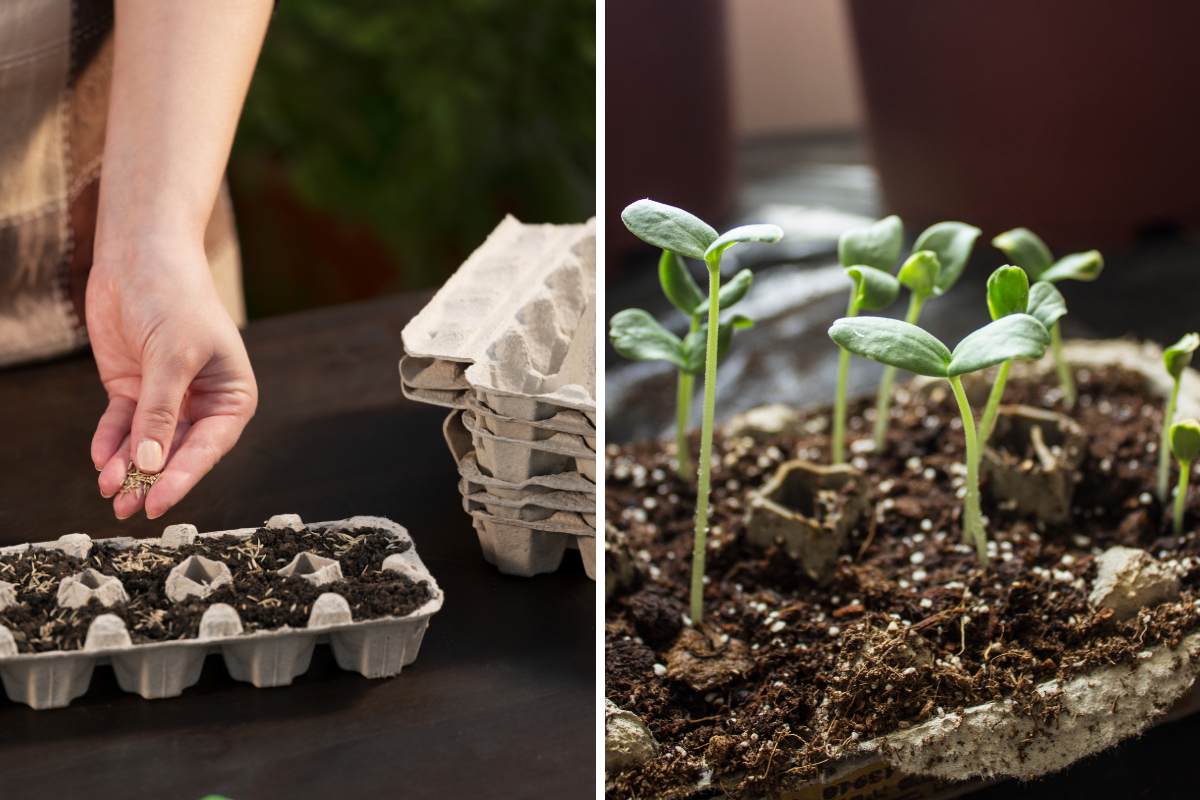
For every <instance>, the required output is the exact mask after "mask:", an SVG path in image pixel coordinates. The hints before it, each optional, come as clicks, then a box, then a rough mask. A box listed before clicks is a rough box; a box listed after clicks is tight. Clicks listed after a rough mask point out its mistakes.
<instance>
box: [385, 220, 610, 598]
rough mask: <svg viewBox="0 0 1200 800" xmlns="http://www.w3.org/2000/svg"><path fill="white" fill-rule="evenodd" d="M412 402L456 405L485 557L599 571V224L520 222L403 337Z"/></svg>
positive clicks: (470, 507)
mask: <svg viewBox="0 0 1200 800" xmlns="http://www.w3.org/2000/svg"><path fill="white" fill-rule="evenodd" d="M403 340H404V351H405V356H404V358H403V359H402V360H401V361H400V379H401V385H402V387H403V390H404V394H405V396H406V397H408V398H410V399H413V400H418V401H421V402H424V403H432V404H434V405H440V406H445V407H447V408H449V409H451V411H450V415H449V416H448V417H447V418H446V422H445V425H444V431H445V436H446V443H447V445H448V446H449V448H450V452H451V454H452V455H453V456H454V460H455V462H456V463H457V464H458V471H459V475H460V481H459V490H460V492H461V493H462V497H463V507H464V509H465V510H466V511H467V513H468V514H470V515H471V518H472V522H473V524H474V527H475V532H476V533H477V534H478V536H479V544H480V546H481V547H482V548H483V557H484V558H485V559H487V560H488V561H489V562H490V563H492V564H495V565H496V567H497V568H498V569H499V570H500V571H501V572H505V573H509V574H513V575H536V574H538V573H542V572H553V571H554V570H556V569H558V566H559V564H560V563H561V562H562V559H563V554H564V551H565V550H566V549H568V548H577V549H578V550H579V551H580V553H581V555H582V556H583V563H584V567H585V569H586V570H587V574H588V575H589V576H590V577H591V578H592V579H593V580H594V579H595V564H596V226H595V220H591V221H589V222H587V223H585V224H581V225H525V224H522V223H520V222H518V221H517V220H516V219H514V218H513V217H507V218H505V220H504V221H503V222H501V223H500V225H499V226H498V227H497V228H496V229H495V230H494V231H492V233H491V235H490V236H489V237H488V239H487V241H485V242H484V243H483V244H482V245H481V246H480V247H479V249H478V250H476V251H475V252H474V253H472V254H471V257H470V258H468V259H467V260H466V262H465V263H463V265H462V266H461V267H459V269H458V271H457V272H455V274H454V275H453V276H451V278H450V279H449V280H448V281H446V283H445V285H443V286H442V288H441V289H440V290H439V291H438V293H437V294H436V295H435V296H434V298H433V299H432V300H431V301H430V302H429V305H427V306H426V307H425V308H424V309H423V310H422V311H421V313H419V314H418V315H417V316H416V317H414V318H413V319H412V320H411V321H410V322H409V323H408V325H407V326H405V328H404V332H403Z"/></svg>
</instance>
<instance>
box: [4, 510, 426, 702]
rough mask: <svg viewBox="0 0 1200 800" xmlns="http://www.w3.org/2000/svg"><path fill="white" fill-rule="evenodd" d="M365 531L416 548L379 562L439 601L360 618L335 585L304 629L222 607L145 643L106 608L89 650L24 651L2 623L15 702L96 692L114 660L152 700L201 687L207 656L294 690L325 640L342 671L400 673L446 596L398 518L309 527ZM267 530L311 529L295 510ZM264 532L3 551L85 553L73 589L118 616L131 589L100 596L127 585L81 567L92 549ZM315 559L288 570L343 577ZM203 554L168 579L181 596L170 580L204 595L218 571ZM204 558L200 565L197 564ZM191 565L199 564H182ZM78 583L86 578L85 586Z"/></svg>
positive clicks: (173, 531)
mask: <svg viewBox="0 0 1200 800" xmlns="http://www.w3.org/2000/svg"><path fill="white" fill-rule="evenodd" d="M364 528H371V529H378V530H383V531H386V532H387V533H388V534H390V535H391V536H392V537H393V538H394V540H395V541H396V542H397V543H404V544H406V545H407V549H406V550H403V551H401V552H396V553H393V554H392V555H388V556H387V557H386V558H384V559H383V562H382V563H381V564H380V567H379V568H380V570H381V571H385V572H395V573H399V574H402V575H404V576H406V577H408V578H409V579H411V580H413V581H423V582H425V583H426V584H427V586H428V588H429V591H430V597H429V599H428V600H426V601H425V602H424V603H423V604H422V605H421V606H420V607H418V608H416V609H414V610H413V611H411V612H410V613H407V614H405V615H403V616H382V617H374V618H371V619H364V620H359V621H356V620H354V619H353V615H352V611H351V605H350V603H349V602H348V601H347V599H346V598H345V597H344V596H342V595H341V594H338V593H336V592H333V591H328V592H323V593H321V594H320V595H319V596H318V597H317V598H316V599H315V601H314V602H313V603H312V607H311V611H310V613H309V615H308V620H307V624H306V625H305V626H304V627H303V628H298V627H288V626H283V627H280V628H275V629H269V630H255V631H247V630H245V629H244V626H243V621H242V619H241V617H239V615H238V612H237V610H236V609H234V608H233V606H230V605H228V604H225V603H213V604H212V605H210V606H208V607H207V609H206V610H205V611H204V612H203V615H202V617H201V619H200V624H199V632H198V636H197V637H196V638H186V639H184V638H179V639H171V640H164V641H150V642H144V643H134V642H133V641H132V638H131V636H130V631H129V628H128V627H127V624H126V622H125V620H123V619H122V618H121V617H120V616H118V615H117V614H116V613H101V614H99V615H98V616H96V617H95V618H94V619H92V621H91V622H90V624H89V626H88V629H87V635H86V639H85V641H84V644H83V648H82V649H81V650H51V651H46V652H19V651H18V646H17V641H16V639H15V638H14V636H13V633H12V630H10V629H9V628H8V627H6V626H4V625H0V681H2V682H3V684H4V689H5V692H6V693H7V695H8V696H9V698H10V699H12V700H14V701H16V702H21V703H25V704H26V705H28V706H30V707H32V708H35V709H49V708H60V707H63V706H66V705H68V704H69V703H70V702H71V701H72V700H74V699H76V698H78V697H79V696H81V695H83V694H84V693H85V692H86V691H87V688H88V685H89V683H90V681H91V676H92V671H93V670H94V668H95V667H96V666H97V665H104V664H108V665H111V666H112V668H113V671H114V673H115V674H116V678H117V682H118V684H119V685H120V687H121V688H122V689H123V690H124V691H127V692H132V693H135V694H138V695H140V696H141V697H143V698H146V699H159V698H166V697H174V696H177V695H179V694H181V693H182V692H183V691H184V690H185V689H186V688H188V687H189V686H191V685H193V684H195V683H196V681H198V680H199V678H200V672H201V669H202V667H203V663H204V659H205V657H206V656H208V655H209V654H211V653H219V654H220V655H221V656H222V658H223V659H224V662H225V666H226V668H227V670H228V671H229V674H230V676H231V677H233V678H234V679H235V680H239V681H244V682H248V683H251V684H253V685H254V686H256V687H260V688H265V687H271V686H285V685H287V684H290V683H291V682H292V681H293V680H294V679H295V678H296V676H298V675H300V674H302V673H304V672H305V671H307V669H308V667H309V662H310V659H311V657H312V653H313V649H314V648H315V646H316V645H318V644H326V643H327V644H328V645H329V646H330V648H331V649H332V651H333V654H334V658H335V659H336V661H337V664H338V666H339V667H341V668H342V669H345V670H348V671H352V672H357V673H359V674H361V675H363V676H364V677H368V678H383V677H390V676H393V675H397V674H399V673H400V671H401V669H402V668H403V667H405V666H407V665H409V664H411V663H412V662H413V661H414V660H415V659H416V658H417V654H418V652H419V650H420V646H421V641H422V639H423V637H424V634H425V630H426V628H427V627H428V624H429V619H430V617H432V616H433V614H435V613H437V611H438V610H440V609H441V606H442V602H443V594H442V591H441V589H440V588H439V587H438V585H437V582H436V581H435V580H434V578H433V576H432V575H431V574H430V573H429V571H428V569H427V568H426V567H425V565H424V564H423V563H422V562H421V559H420V557H419V556H418V555H417V553H416V550H415V548H414V547H413V546H412V540H411V538H410V537H409V536H408V532H407V531H406V530H405V529H404V528H403V527H401V526H400V525H397V524H396V523H394V522H392V521H391V520H387V519H383V518H380V517H366V516H359V517H351V518H349V519H346V520H339V521H334V522H322V523H316V524H313V525H309V526H308V527H307V530H309V531H315V532H324V531H330V532H335V531H353V530H356V529H364ZM267 529H268V530H285V529H290V530H293V531H296V530H305V526H304V525H303V523H302V522H301V521H300V518H299V517H297V516H295V515H279V516H277V517H272V519H271V521H270V522H269V523H268V525H267ZM256 533H258V529H256V528H241V529H236V530H229V531H217V532H212V533H203V534H198V533H196V531H195V528H194V526H191V525H173V526H170V527H168V528H167V530H166V531H165V532H164V534H163V536H162V537H161V538H159V539H149V540H135V539H130V538H127V537H123V538H117V539H100V540H95V541H94V542H93V541H92V540H91V539H90V537H87V536H86V535H85V534H68V535H67V536H64V537H61V538H60V539H59V540H58V541H56V542H47V543H37V544H27V545H16V546H13V547H6V548H2V549H0V556H5V555H20V554H23V553H25V552H27V551H29V550H31V549H34V550H58V551H60V552H62V553H64V554H66V555H68V556H72V557H74V558H77V559H80V560H81V572H82V575H81V576H72V578H78V580H75V581H74V582H73V583H70V585H71V586H74V587H75V588H76V589H78V590H80V591H82V590H84V589H86V590H89V591H91V592H93V593H95V594H94V600H95V602H100V603H101V604H102V605H107V606H109V607H111V608H112V610H113V611H114V612H115V611H121V610H123V603H124V602H125V601H126V600H127V597H125V596H124V591H123V590H122V592H121V596H117V597H111V596H110V597H107V599H106V598H104V597H101V595H100V591H101V590H102V589H103V587H104V586H107V585H111V582H113V581H115V582H116V583H117V586H118V587H120V582H119V581H117V579H116V578H114V577H113V576H106V575H100V576H99V578H96V577H95V576H93V575H91V573H94V572H96V571H95V570H93V569H90V568H87V569H83V568H82V564H83V563H86V561H85V560H86V559H87V558H88V554H89V552H91V551H92V547H93V545H95V544H104V545H109V546H111V547H112V548H114V549H116V550H118V551H120V550H129V549H131V548H135V547H137V546H139V545H151V546H159V547H162V548H166V549H168V550H179V549H181V548H187V547H189V546H191V545H193V544H196V543H200V542H204V541H205V540H210V539H216V538H217V537H233V538H235V539H241V540H249V539H250V538H251V537H252V536H254V535H255V534H256ZM307 556H308V554H307V553H302V554H298V555H297V557H296V558H295V559H293V561H292V563H290V564H289V565H288V566H287V567H286V568H285V569H286V570H289V571H290V572H288V573H284V574H292V575H294V576H296V577H302V578H305V579H306V580H308V582H309V583H312V584H321V583H324V582H332V581H335V580H336V579H337V578H338V577H340V572H338V573H337V575H336V576H334V575H331V574H330V573H329V565H328V563H326V562H332V563H333V564H334V565H336V564H337V562H336V561H332V559H326V558H322V557H319V556H318V557H312V558H307ZM196 559H197V557H196V556H189V557H187V558H184V559H182V560H181V561H180V562H179V563H178V564H177V565H176V567H175V568H174V569H172V571H171V574H170V577H169V578H168V586H167V593H168V594H172V593H173V589H172V587H171V585H170V583H171V579H172V578H180V579H184V580H182V582H183V583H185V584H186V583H187V582H189V581H190V582H191V583H194V584H197V585H199V586H201V587H202V588H201V591H203V584H204V582H205V581H206V580H209V579H211V578H213V577H214V575H215V574H216V573H218V572H219V570H216V569H215V568H214V567H212V566H211V565H210V564H204V563H203V562H205V561H208V559H201V560H200V561H199V562H197V560H196ZM188 562H193V563H192V564H189V563H188ZM196 563H199V564H200V566H199V567H197V566H196ZM214 563H215V562H214ZM185 566H188V567H190V569H183V570H181V569H180V568H183V567H185ZM97 574H99V573H97ZM104 579H107V580H104ZM70 581H71V579H70V578H68V579H64V580H62V581H61V583H60V589H59V595H60V603H61V601H62V599H63V594H64V592H63V588H62V587H63V585H65V584H68V583H69V582H70ZM179 583H180V581H179V580H177V581H176V586H175V590H178V589H179ZM79 584H82V589H80V587H79ZM334 585H338V584H334ZM208 591H212V588H211V587H209V589H208ZM14 599H15V598H14ZM92 599H93V598H92V597H87V598H85V600H92Z"/></svg>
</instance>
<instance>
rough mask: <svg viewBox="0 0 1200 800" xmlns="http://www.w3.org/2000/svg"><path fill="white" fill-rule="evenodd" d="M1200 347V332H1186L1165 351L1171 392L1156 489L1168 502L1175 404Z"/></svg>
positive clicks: (1162, 499) (1164, 364)
mask: <svg viewBox="0 0 1200 800" xmlns="http://www.w3.org/2000/svg"><path fill="white" fill-rule="evenodd" d="M1197 347H1200V334H1195V333H1187V334H1184V336H1183V338H1181V339H1180V340H1179V341H1178V342H1176V343H1175V344H1173V345H1171V346H1170V347H1168V348H1167V349H1166V350H1164V351H1163V366H1164V367H1166V368H1167V374H1168V375H1170V376H1171V394H1170V395H1169V396H1168V397H1167V407H1166V409H1165V410H1164V411H1163V421H1162V438H1161V439H1160V440H1159V443H1158V482H1157V484H1156V485H1155V490H1156V491H1157V492H1158V499H1159V501H1160V502H1163V503H1165V502H1167V481H1168V478H1169V476H1168V473H1169V472H1170V467H1171V459H1170V455H1169V454H1168V450H1169V445H1170V442H1169V441H1168V437H1169V435H1170V429H1171V423H1172V422H1174V421H1175V406H1176V405H1177V404H1178V402H1179V384H1180V382H1181V381H1182V380H1183V371H1184V370H1185V369H1187V367H1188V365H1189V364H1191V363H1192V354H1193V353H1195V352H1196V348H1197Z"/></svg>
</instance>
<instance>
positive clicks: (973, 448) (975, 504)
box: [950, 376, 988, 567]
mask: <svg viewBox="0 0 1200 800" xmlns="http://www.w3.org/2000/svg"><path fill="white" fill-rule="evenodd" d="M950 387H951V388H952V389H954V399H955V400H957V401H958V413H959V414H960V415H961V416H962V424H963V438H964V439H966V442H967V496H966V498H965V499H964V501H963V541H964V542H966V543H967V544H971V543H972V542H974V543H975V552H976V554H978V556H979V563H980V564H982V565H983V566H985V567H986V566H987V563H988V557H987V533H985V532H984V530H983V511H982V510H981V509H980V507H979V439H978V438H977V437H976V434H975V415H974V414H973V413H972V412H971V404H970V402H969V401H968V400H967V393H966V391H964V390H963V385H962V379H961V378H959V377H958V376H955V377H953V378H950Z"/></svg>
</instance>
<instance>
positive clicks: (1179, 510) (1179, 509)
mask: <svg viewBox="0 0 1200 800" xmlns="http://www.w3.org/2000/svg"><path fill="white" fill-rule="evenodd" d="M1191 472H1192V462H1190V461H1180V462H1179V485H1178V486H1177V487H1176V488H1175V535H1176V536H1178V535H1180V534H1181V533H1183V511H1184V509H1185V508H1187V490H1188V477H1189V475H1190V474H1191Z"/></svg>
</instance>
